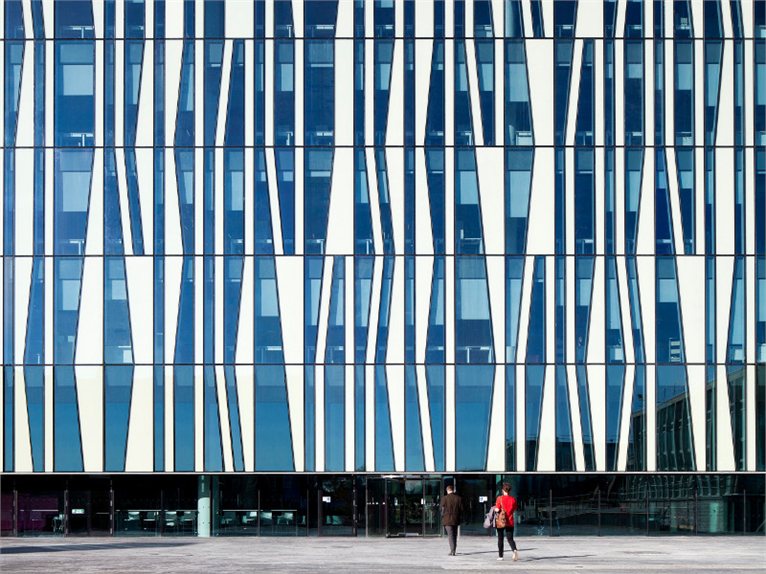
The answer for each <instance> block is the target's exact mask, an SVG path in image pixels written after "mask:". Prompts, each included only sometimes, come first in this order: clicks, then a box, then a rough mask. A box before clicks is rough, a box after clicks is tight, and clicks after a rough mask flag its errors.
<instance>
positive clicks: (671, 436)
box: [656, 347, 696, 470]
mask: <svg viewBox="0 0 766 574" xmlns="http://www.w3.org/2000/svg"><path fill="white" fill-rule="evenodd" d="M658 350H659V347H658ZM656 372H657V376H656V379H657V415H656V421H657V470H695V468H696V465H695V460H694V454H693V453H694V442H693V437H692V426H691V425H692V423H691V418H690V408H689V396H688V392H687V377H686V367H685V366H683V365H657V367H656Z"/></svg>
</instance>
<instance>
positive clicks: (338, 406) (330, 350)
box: [324, 257, 346, 470]
mask: <svg viewBox="0 0 766 574" xmlns="http://www.w3.org/2000/svg"><path fill="white" fill-rule="evenodd" d="M345 267H346V266H345V259H344V258H343V257H335V258H334V264H333V270H332V285H331V290H330V309H329V317H328V322H327V339H326V349H325V356H324V362H325V367H324V370H325V397H324V399H325V400H324V403H325V469H326V470H344V469H345V465H344V461H345V447H344V445H345V438H344V437H345V422H344V421H345V366H344V363H345V359H346V346H345V316H346V304H345V293H346V289H345V274H346V273H345Z"/></svg>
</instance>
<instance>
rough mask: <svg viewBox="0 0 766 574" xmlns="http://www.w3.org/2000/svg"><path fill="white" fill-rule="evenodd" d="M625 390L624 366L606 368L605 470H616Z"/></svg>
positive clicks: (608, 366)
mask: <svg viewBox="0 0 766 574" xmlns="http://www.w3.org/2000/svg"><path fill="white" fill-rule="evenodd" d="M624 389H625V365H616V364H611V365H607V366H606V468H607V470H617V446H618V444H619V441H620V421H621V419H622V416H621V415H622V395H623V391H624Z"/></svg>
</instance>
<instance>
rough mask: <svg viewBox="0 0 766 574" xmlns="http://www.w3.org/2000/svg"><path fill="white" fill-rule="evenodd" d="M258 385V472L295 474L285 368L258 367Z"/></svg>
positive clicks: (256, 402) (256, 455)
mask: <svg viewBox="0 0 766 574" xmlns="http://www.w3.org/2000/svg"><path fill="white" fill-rule="evenodd" d="M255 384H256V388H255V469H256V470H259V471H292V470H294V469H295V467H294V464H293V444H292V435H291V434H290V413H289V410H288V406H287V386H286V384H285V370H284V367H283V366H282V365H256V367H255ZM306 422H307V424H308V417H307V418H306Z"/></svg>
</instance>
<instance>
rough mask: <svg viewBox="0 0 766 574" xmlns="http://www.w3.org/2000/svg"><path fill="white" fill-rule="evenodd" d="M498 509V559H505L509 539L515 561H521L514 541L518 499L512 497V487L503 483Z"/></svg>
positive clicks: (497, 502)
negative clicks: (514, 515)
mask: <svg viewBox="0 0 766 574" xmlns="http://www.w3.org/2000/svg"><path fill="white" fill-rule="evenodd" d="M495 507H496V508H497V517H496V518H495V528H496V529H497V559H498V560H502V559H503V547H504V546H505V541H504V540H503V538H507V539H508V544H510V545H511V550H513V559H514V560H518V559H519V551H518V550H517V549H516V543H515V542H514V541H513V513H514V511H515V510H516V499H515V498H514V497H513V496H511V485H510V484H509V483H507V482H504V483H503V492H502V494H501V495H500V496H498V497H497V500H496V501H495Z"/></svg>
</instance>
